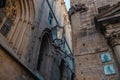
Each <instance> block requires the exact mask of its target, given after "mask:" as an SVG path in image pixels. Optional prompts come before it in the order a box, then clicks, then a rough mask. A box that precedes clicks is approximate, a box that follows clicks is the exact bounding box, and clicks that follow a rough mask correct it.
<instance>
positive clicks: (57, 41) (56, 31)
mask: <svg viewBox="0 0 120 80" xmlns="http://www.w3.org/2000/svg"><path fill="white" fill-rule="evenodd" d="M52 35H53V44H54V46H55V47H59V48H60V45H61V44H63V40H62V39H63V36H64V27H62V26H59V25H56V26H54V27H53V28H52Z"/></svg>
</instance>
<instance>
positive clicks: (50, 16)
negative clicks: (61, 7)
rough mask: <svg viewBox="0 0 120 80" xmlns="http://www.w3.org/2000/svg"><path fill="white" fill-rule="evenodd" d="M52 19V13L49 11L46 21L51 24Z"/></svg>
mask: <svg viewBox="0 0 120 80" xmlns="http://www.w3.org/2000/svg"><path fill="white" fill-rule="evenodd" d="M52 20H53V15H52V12H51V11H50V12H49V16H48V21H49V23H50V24H52Z"/></svg>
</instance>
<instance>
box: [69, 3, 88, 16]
mask: <svg viewBox="0 0 120 80" xmlns="http://www.w3.org/2000/svg"><path fill="white" fill-rule="evenodd" d="M87 10H88V8H87V7H86V6H85V4H81V3H78V4H75V5H74V6H72V7H71V8H70V10H69V15H70V16H72V15H73V14H74V13H76V12H80V13H82V12H85V11H87Z"/></svg>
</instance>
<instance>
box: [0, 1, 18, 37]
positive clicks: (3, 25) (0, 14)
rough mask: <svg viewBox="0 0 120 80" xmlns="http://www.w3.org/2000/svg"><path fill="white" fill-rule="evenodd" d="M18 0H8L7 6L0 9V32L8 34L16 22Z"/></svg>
mask: <svg viewBox="0 0 120 80" xmlns="http://www.w3.org/2000/svg"><path fill="white" fill-rule="evenodd" d="M15 1H16V0H6V6H5V8H2V9H0V32H1V33H2V34H3V35H4V36H7V34H8V33H9V31H10V29H11V26H12V25H13V23H14V20H15V17H16V14H17V11H16V2H15Z"/></svg>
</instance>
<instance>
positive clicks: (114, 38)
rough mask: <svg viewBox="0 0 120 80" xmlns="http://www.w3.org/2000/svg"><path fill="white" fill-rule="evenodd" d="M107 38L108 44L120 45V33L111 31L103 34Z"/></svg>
mask: <svg viewBox="0 0 120 80" xmlns="http://www.w3.org/2000/svg"><path fill="white" fill-rule="evenodd" d="M105 37H106V38H107V40H108V44H110V45H111V46H113V47H114V46H117V45H120V33H119V32H112V33H109V34H106V36H105Z"/></svg>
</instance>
